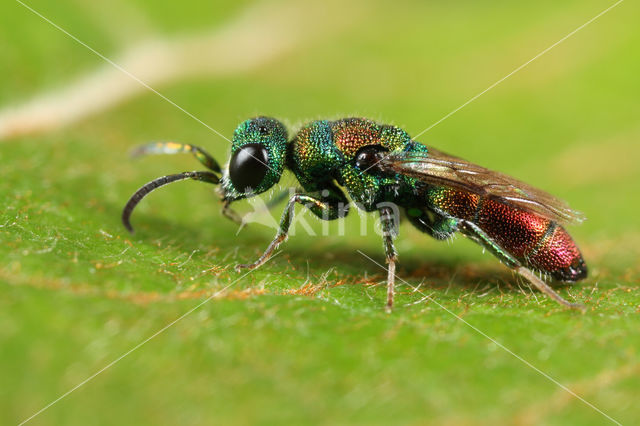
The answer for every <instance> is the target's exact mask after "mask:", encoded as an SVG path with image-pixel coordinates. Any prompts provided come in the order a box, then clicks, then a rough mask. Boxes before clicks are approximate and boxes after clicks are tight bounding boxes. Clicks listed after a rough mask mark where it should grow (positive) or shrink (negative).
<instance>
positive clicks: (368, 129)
mask: <svg viewBox="0 0 640 426" xmlns="http://www.w3.org/2000/svg"><path fill="white" fill-rule="evenodd" d="M372 145H373V146H379V147H382V148H383V149H384V150H387V151H389V152H394V151H424V152H426V150H427V149H426V147H425V146H424V145H421V144H419V143H417V142H414V141H412V140H411V138H410V137H409V135H408V134H407V132H405V131H404V130H402V129H400V128H398V127H395V126H390V125H381V124H378V123H375V122H374V121H371V120H367V119H363V118H346V119H342V120H336V121H327V120H323V121H315V122H313V123H311V124H309V125H307V126H305V127H304V128H302V129H301V130H300V132H298V134H297V135H296V137H295V139H294V140H293V141H292V144H291V148H290V157H289V167H290V168H291V169H292V170H293V172H294V173H295V175H296V177H297V178H298V181H299V182H300V183H301V184H302V185H303V187H305V189H307V190H317V189H319V188H322V184H323V183H324V182H330V181H333V180H335V181H337V182H338V184H340V185H342V186H344V187H345V189H346V190H347V192H348V193H349V195H350V196H351V198H352V199H353V200H354V201H356V202H358V203H360V204H361V205H362V206H363V207H364V208H365V209H366V210H372V209H374V208H375V205H376V204H377V203H379V202H383V201H397V200H398V198H403V197H404V198H406V197H410V196H411V194H410V193H412V192H413V189H414V187H413V185H414V183H415V182H414V180H413V179H412V178H407V177H404V176H398V175H392V176H389V175H387V176H381V175H376V174H375V173H373V171H371V170H367V171H365V170H360V169H359V168H358V167H357V166H356V164H355V157H356V155H357V154H358V151H359V150H360V149H362V148H364V147H366V146H372Z"/></svg>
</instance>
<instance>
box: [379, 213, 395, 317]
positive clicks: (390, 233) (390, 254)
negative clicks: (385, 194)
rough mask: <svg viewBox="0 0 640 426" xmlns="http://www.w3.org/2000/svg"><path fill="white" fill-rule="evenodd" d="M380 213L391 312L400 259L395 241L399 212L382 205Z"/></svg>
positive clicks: (386, 307) (386, 308) (389, 310)
mask: <svg viewBox="0 0 640 426" xmlns="http://www.w3.org/2000/svg"><path fill="white" fill-rule="evenodd" d="M378 212H379V213H380V225H381V227H382V241H383V243H384V252H385V255H386V260H387V264H388V265H389V267H388V268H387V304H386V306H385V310H386V311H387V312H391V309H392V308H393V296H394V293H395V280H396V260H397V259H398V252H397V251H396V246H395V244H394V243H393V240H394V238H395V237H396V236H397V234H398V231H397V229H398V225H399V223H398V221H399V219H400V218H399V217H398V216H399V215H398V213H397V212H396V211H395V210H394V209H393V208H391V207H389V206H384V207H380V208H379V209H378Z"/></svg>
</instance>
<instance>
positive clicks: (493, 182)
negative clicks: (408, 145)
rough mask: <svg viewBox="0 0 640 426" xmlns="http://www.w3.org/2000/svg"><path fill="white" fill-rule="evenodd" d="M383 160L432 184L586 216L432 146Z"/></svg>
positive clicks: (561, 218)
mask: <svg viewBox="0 0 640 426" xmlns="http://www.w3.org/2000/svg"><path fill="white" fill-rule="evenodd" d="M380 164H381V166H382V167H383V168H384V169H387V170H390V171H393V172H396V173H400V174H403V175H406V176H411V177H414V178H417V179H419V180H420V181H422V182H425V183H428V184H431V185H435V186H446V187H451V188H455V189H458V190H462V191H467V192H471V193H474V194H479V195H482V196H487V197H492V198H495V199H498V200H499V201H501V202H503V203H506V204H510V205H512V206H514V207H516V208H519V209H522V210H526V211H530V212H533V213H537V214H539V215H542V216H544V217H546V218H548V219H551V220H554V221H557V222H560V223H580V222H582V221H583V220H584V216H583V215H582V213H580V212H577V211H575V210H572V209H571V208H569V206H568V205H567V203H566V202H564V201H562V200H560V199H558V198H556V197H554V196H553V195H551V194H548V193H546V192H544V191H542V190H540V189H537V188H534V187H532V186H530V185H527V184H526V183H524V182H520V181H519V180H517V179H514V178H512V177H510V176H507V175H505V174H502V173H499V172H494V171H492V170H488V169H485V168H484V167H481V166H478V165H476V164H473V163H469V162H468V161H465V160H463V159H461V158H457V157H454V156H452V155H449V154H445V153H444V152H440V151H438V150H436V149H433V148H429V152H428V153H415V152H401V153H391V154H389V155H387V156H386V157H385V158H384V159H383V160H381V162H380Z"/></svg>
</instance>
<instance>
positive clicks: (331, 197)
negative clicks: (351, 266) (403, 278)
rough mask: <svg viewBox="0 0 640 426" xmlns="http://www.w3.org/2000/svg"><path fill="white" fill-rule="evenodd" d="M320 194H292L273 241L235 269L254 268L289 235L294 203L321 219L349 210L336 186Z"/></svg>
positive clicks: (343, 213)
mask: <svg viewBox="0 0 640 426" xmlns="http://www.w3.org/2000/svg"><path fill="white" fill-rule="evenodd" d="M322 194H323V195H322V196H321V197H320V198H317V197H314V196H311V195H306V194H295V195H294V196H292V197H291V198H290V199H289V202H288V203H287V207H286V208H285V209H284V212H283V213H282V218H281V219H280V226H279V228H278V232H277V233H276V236H275V238H274V239H273V241H271V244H269V247H267V249H266V250H265V251H264V253H263V254H262V256H260V258H258V260H256V261H255V262H253V263H251V264H243V265H238V266H236V270H237V271H239V270H240V269H244V268H248V269H255V268H257V267H259V266H261V265H263V264H264V263H265V262H266V261H267V260H269V258H270V257H271V255H272V254H273V252H274V251H275V250H276V249H277V248H278V246H279V245H280V244H281V243H282V242H283V241H285V240H286V239H287V237H288V235H289V227H290V226H291V224H292V223H293V218H294V215H295V205H296V203H298V204H302V205H304V206H305V207H307V208H308V209H309V210H311V212H312V213H313V214H314V215H316V216H318V217H319V218H320V219H323V220H334V219H339V218H341V217H344V216H346V215H347V213H348V212H349V209H348V201H347V198H346V197H345V196H344V193H343V192H342V191H341V190H339V189H338V188H336V187H330V188H327V189H326V190H325V191H322Z"/></svg>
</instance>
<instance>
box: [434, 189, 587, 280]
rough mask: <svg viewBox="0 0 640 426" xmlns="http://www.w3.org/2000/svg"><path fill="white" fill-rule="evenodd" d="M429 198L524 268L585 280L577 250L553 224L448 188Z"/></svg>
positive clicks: (560, 276)
mask: <svg viewBox="0 0 640 426" xmlns="http://www.w3.org/2000/svg"><path fill="white" fill-rule="evenodd" d="M430 198H431V201H432V202H433V203H434V204H435V205H436V206H437V207H439V208H440V209H441V210H443V211H444V212H446V213H447V214H449V215H451V216H453V217H456V218H459V219H463V220H466V221H468V222H471V223H474V224H475V225H477V226H478V227H479V228H480V229H481V230H482V231H484V232H485V233H486V234H487V236H488V237H489V238H490V239H491V240H492V241H493V242H495V243H496V244H497V245H498V246H499V247H500V248H501V249H502V250H504V251H505V252H507V253H508V254H510V255H511V256H513V257H514V258H516V259H517V260H518V261H519V262H521V263H522V265H524V266H526V267H529V268H531V269H534V270H537V271H541V272H544V273H547V274H549V275H551V276H552V277H553V278H555V279H557V280H561V281H578V280H580V279H582V278H585V277H586V276H587V266H586V264H585V262H584V259H583V258H582V254H581V253H580V250H579V249H578V246H577V245H576V243H575V242H574V241H573V239H572V238H571V236H570V235H569V234H568V233H567V231H565V230H564V228H563V227H562V226H560V225H559V224H557V223H556V222H553V221H551V220H549V219H546V218H544V217H542V216H539V215H537V214H535V213H531V212H527V211H524V210H520V209H517V208H514V207H511V206H510V205H508V204H505V203H501V202H499V201H497V200H494V199H491V198H487V197H481V196H479V195H474V194H469V193H467V192H462V191H457V190H455V189H451V188H433V190H432V191H431V192H430Z"/></svg>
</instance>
